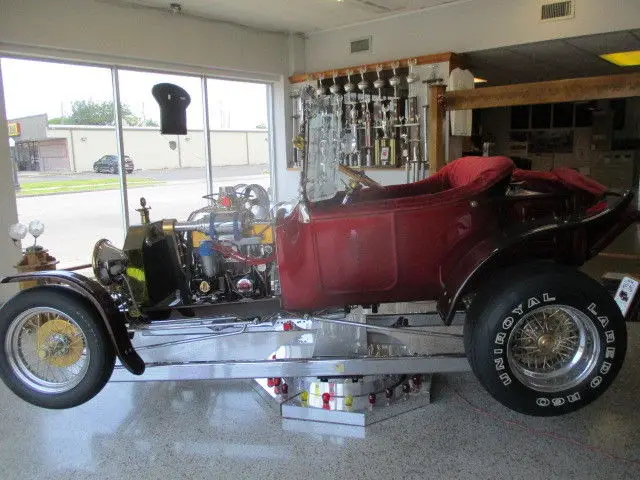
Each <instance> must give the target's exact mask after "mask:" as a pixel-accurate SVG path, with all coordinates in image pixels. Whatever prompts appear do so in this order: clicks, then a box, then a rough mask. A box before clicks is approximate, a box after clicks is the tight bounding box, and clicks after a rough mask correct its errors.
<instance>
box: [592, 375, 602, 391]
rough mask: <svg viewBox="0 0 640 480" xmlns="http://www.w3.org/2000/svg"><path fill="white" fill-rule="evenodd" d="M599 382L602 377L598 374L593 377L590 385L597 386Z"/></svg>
mask: <svg viewBox="0 0 640 480" xmlns="http://www.w3.org/2000/svg"><path fill="white" fill-rule="evenodd" d="M601 383H602V377H601V376H600V375H598V376H597V377H593V379H592V380H591V384H590V385H591V388H598V387H599V386H600V384H601Z"/></svg>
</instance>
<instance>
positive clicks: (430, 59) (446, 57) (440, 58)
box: [289, 52, 456, 83]
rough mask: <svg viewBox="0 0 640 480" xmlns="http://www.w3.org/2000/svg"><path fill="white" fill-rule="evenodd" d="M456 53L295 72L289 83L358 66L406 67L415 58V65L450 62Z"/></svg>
mask: <svg viewBox="0 0 640 480" xmlns="http://www.w3.org/2000/svg"><path fill="white" fill-rule="evenodd" d="M455 57H456V54H455V53H452V52H443V53H434V54H431V55H421V56H419V57H407V58H400V59H398V60H386V61H384V62H376V63H369V64H367V65H356V66H353V67H344V68H336V69H333V70H325V71H322V72H313V73H296V74H295V75H291V76H290V77H289V83H302V82H306V81H307V80H315V79H317V78H318V76H320V75H322V76H323V77H324V78H327V79H328V78H331V77H333V72H334V71H335V72H336V76H338V77H344V76H345V75H346V74H347V70H352V71H353V74H354V75H355V74H359V73H360V68H362V67H365V68H366V69H367V72H375V70H376V66H377V65H382V66H383V67H384V68H385V69H391V64H392V63H395V62H399V63H400V66H401V67H406V66H407V62H408V61H409V60H415V61H416V65H426V64H428V63H440V62H450V61H452V60H455Z"/></svg>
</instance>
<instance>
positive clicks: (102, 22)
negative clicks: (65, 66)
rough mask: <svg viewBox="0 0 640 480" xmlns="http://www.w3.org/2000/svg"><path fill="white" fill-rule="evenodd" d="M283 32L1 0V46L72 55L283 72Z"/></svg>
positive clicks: (78, 4) (92, 4) (91, 5)
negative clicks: (57, 51)
mask: <svg viewBox="0 0 640 480" xmlns="http://www.w3.org/2000/svg"><path fill="white" fill-rule="evenodd" d="M167 5H168V2H167ZM286 42H287V37H286V35H283V34H278V33H272V32H263V31H258V30H254V29H249V28H243V27H239V26H234V25H231V24H227V23H222V22H213V21H206V20H201V19H196V18H192V17H187V16H180V15H172V14H170V13H169V12H161V11H156V10H149V9H140V8H127V7H123V6H118V5H113V4H107V3H103V2H98V1H95V0H47V1H46V2H43V1H41V0H2V2H0V48H1V49H2V50H5V51H10V50H11V49H12V47H14V46H19V47H24V46H30V47H41V48H47V49H52V50H59V51H60V52H62V53H64V52H66V53H67V54H71V53H73V52H80V53H81V55H84V56H88V55H87V54H89V55H100V56H111V57H116V58H118V59H120V60H122V61H125V60H127V59H128V60H130V62H126V63H130V64H134V65H138V66H140V64H141V63H142V64H144V63H148V62H154V63H156V64H158V65H163V64H165V65H183V66H198V67H204V68H212V69H213V68H216V69H226V70H232V71H233V70H235V71H238V72H258V73H274V74H277V75H280V74H284V73H286V71H287V62H288V56H287V43H286Z"/></svg>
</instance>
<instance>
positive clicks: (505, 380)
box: [498, 372, 511, 387]
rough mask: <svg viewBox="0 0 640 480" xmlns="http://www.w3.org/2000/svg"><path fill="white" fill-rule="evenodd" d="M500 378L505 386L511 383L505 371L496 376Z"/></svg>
mask: <svg viewBox="0 0 640 480" xmlns="http://www.w3.org/2000/svg"><path fill="white" fill-rule="evenodd" d="M498 378H499V379H500V380H502V384H503V385H504V386H505V387H506V386H507V385H509V384H510V383H511V377H510V376H509V374H508V373H507V372H505V373H501V374H500V376H499V377H498Z"/></svg>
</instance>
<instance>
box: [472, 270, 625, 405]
mask: <svg viewBox="0 0 640 480" xmlns="http://www.w3.org/2000/svg"><path fill="white" fill-rule="evenodd" d="M464 344H465V350H466V353H467V357H468V358H469V363H470V364H471V368H472V370H473V372H474V374H475V375H476V377H477V378H478V380H479V381H480V383H482V385H483V386H484V387H485V388H486V390H487V391H488V392H489V393H490V394H491V395H492V396H493V397H494V398H495V399H496V400H498V401H499V402H500V403H502V404H503V405H505V406H507V407H508V408H510V409H512V410H515V411H518V412H520V413H524V414H528V415H536V416H552V415H561V414H565V413H570V412H573V411H575V410H578V409H580V408H582V407H584V406H586V405H588V404H589V403H591V402H593V401H594V400H595V399H596V398H598V397H599V396H600V395H602V393H604V392H605V391H606V390H607V388H608V387H609V386H610V385H611V383H612V382H613V380H614V379H615V377H616V375H617V374H618V372H619V371H620V368H621V367H622V364H623V361H624V358H625V353H626V348H627V332H626V327H625V322H624V318H623V317H622V314H621V312H620V310H619V309H618V307H617V305H616V303H615V302H614V300H613V298H612V296H611V295H610V294H609V293H608V292H607V291H606V289H605V288H604V287H603V286H602V285H600V284H599V283H598V282H596V281H595V280H593V279H591V278H590V277H588V276H586V275H585V274H583V273H581V272H579V271H577V270H575V269H571V268H568V267H565V266H562V265H557V264H553V263H550V264H542V263H534V264H529V265H522V266H518V267H513V268H511V269H508V270H506V271H504V272H503V273H502V274H500V275H499V276H498V278H496V279H495V281H494V280H492V282H491V287H486V288H484V289H482V290H480V291H479V292H478V293H477V295H476V297H475V298H474V300H473V302H472V304H471V307H470V309H469V312H468V313H467V318H466V321H465V328H464Z"/></svg>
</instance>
